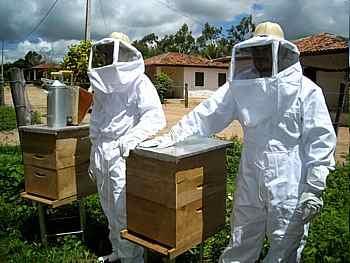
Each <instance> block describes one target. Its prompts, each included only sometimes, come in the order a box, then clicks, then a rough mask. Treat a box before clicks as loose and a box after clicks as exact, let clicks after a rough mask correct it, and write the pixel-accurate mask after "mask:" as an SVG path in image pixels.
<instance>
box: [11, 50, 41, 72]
mask: <svg viewBox="0 0 350 263" xmlns="http://www.w3.org/2000/svg"><path fill="white" fill-rule="evenodd" d="M42 58H43V57H42V55H40V54H39V53H37V52H35V51H29V52H27V54H26V55H25V56H24V58H20V59H18V60H16V61H15V62H13V64H12V66H13V67H17V68H22V69H28V68H31V67H33V66H36V65H39V64H41V63H43V60H42Z"/></svg>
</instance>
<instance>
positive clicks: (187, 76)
mask: <svg viewBox="0 0 350 263" xmlns="http://www.w3.org/2000/svg"><path fill="white" fill-rule="evenodd" d="M227 71H228V69H221V68H196V67H185V71H184V83H187V84H188V89H189V90H216V89H217V88H218V73H226V74H227ZM195 72H204V86H203V87H195Z"/></svg>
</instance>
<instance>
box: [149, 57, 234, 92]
mask: <svg viewBox="0 0 350 263" xmlns="http://www.w3.org/2000/svg"><path fill="white" fill-rule="evenodd" d="M145 66H146V74H147V75H148V76H149V78H150V79H152V80H154V78H155V76H156V75H157V74H159V73H161V72H163V73H166V74H167V75H168V76H169V77H170V78H171V79H172V80H173V86H172V88H171V91H170V92H169V94H168V97H171V98H183V97H184V86H185V84H188V89H189V93H190V94H194V93H196V92H198V93H201V92H204V93H205V92H206V91H215V90H216V89H217V88H218V87H220V86H221V85H223V84H224V83H225V82H226V78H227V71H228V64H226V63H222V62H213V61H210V60H208V59H205V58H202V57H199V56H193V55H186V54H182V53H176V52H168V53H164V54H161V55H158V56H154V57H151V58H148V59H146V60H145Z"/></svg>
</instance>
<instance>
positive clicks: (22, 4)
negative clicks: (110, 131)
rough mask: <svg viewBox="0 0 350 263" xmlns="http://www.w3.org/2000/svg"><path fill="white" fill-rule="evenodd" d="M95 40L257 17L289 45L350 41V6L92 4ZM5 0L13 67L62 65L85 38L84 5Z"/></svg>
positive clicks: (227, 1) (2, 27) (334, 2)
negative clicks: (37, 59) (27, 60)
mask: <svg viewBox="0 0 350 263" xmlns="http://www.w3.org/2000/svg"><path fill="white" fill-rule="evenodd" d="M91 1H92V38H93V39H100V38H103V37H105V36H107V35H108V34H109V33H110V32H112V31H122V32H124V33H127V34H128V35H129V36H130V38H131V39H133V40H134V39H139V38H141V37H142V36H144V35H146V34H149V33H152V32H154V33H155V34H157V35H159V36H164V35H165V34H170V33H174V32H176V31H177V30H178V29H179V27H180V26H181V25H182V24H183V23H187V24H188V25H189V27H190V30H191V31H192V32H193V34H194V35H195V36H198V35H199V34H200V32H201V29H202V25H203V24H204V23H205V22H209V23H210V24H213V25H217V26H222V27H223V28H224V29H228V28H230V27H231V26H232V25H235V24H237V23H238V22H239V21H240V19H241V18H242V17H243V16H245V15H247V14H253V15H254V20H255V21H256V22H257V23H258V22H261V21H267V20H271V21H274V22H278V23H280V24H281V26H282V28H283V29H284V31H285V35H286V38H287V39H295V38H297V37H299V36H305V35H309V34H314V33H318V32H330V33H334V34H338V35H343V36H347V35H348V31H349V28H348V27H349V22H348V15H349V0H317V1H305V0H294V1H291V0H220V1H218V0H147V1H135V0H118V1H111V0H91ZM54 2H55V0H1V1H0V40H1V39H3V40H5V41H6V42H5V43H6V49H7V51H6V53H5V58H6V60H7V61H13V60H15V59H18V58H21V57H23V56H24V55H25V53H26V52H28V51H29V50H35V51H37V52H41V53H43V54H45V55H46V56H47V57H49V58H51V59H56V60H59V59H60V58H62V56H63V55H64V53H65V52H66V50H67V46H68V45H70V44H72V43H75V42H77V41H79V40H80V39H82V38H83V37H84V15H85V10H84V8H85V0H58V1H57V3H56V5H55V6H54V8H53V9H52V11H51V12H50V14H49V15H48V16H47V18H46V19H45V20H44V22H43V23H42V24H41V25H40V26H39V27H38V28H37V29H36V30H35V31H34V32H33V33H32V34H31V35H30V36H29V38H26V36H28V34H29V33H30V32H31V31H32V30H33V29H34V28H35V27H36V25H38V23H39V21H40V20H42V19H43V17H44V16H45V14H46V13H47V11H48V9H49V8H50V6H52V5H53V3H54Z"/></svg>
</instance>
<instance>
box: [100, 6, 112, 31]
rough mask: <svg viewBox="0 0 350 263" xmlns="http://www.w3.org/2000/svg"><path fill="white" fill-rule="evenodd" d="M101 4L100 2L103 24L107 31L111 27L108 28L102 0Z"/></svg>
mask: <svg viewBox="0 0 350 263" xmlns="http://www.w3.org/2000/svg"><path fill="white" fill-rule="evenodd" d="M99 4H100V11H101V15H102V19H103V24H104V26H105V31H106V32H107V30H109V31H110V28H107V24H106V19H105V12H104V10H103V5H102V0H99Z"/></svg>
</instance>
